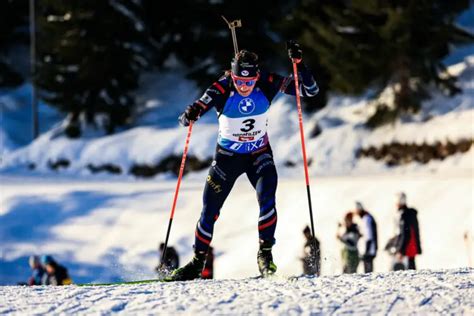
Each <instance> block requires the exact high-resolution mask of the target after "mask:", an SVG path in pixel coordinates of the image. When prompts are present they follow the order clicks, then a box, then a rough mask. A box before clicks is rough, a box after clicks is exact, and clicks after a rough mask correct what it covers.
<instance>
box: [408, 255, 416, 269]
mask: <svg viewBox="0 0 474 316" xmlns="http://www.w3.org/2000/svg"><path fill="white" fill-rule="evenodd" d="M408 270H416V264H415V257H408Z"/></svg>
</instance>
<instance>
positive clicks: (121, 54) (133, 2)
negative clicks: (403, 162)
mask: <svg viewBox="0 0 474 316" xmlns="http://www.w3.org/2000/svg"><path fill="white" fill-rule="evenodd" d="M469 5H471V4H470V1H469V0H452V1H445V0H398V1H394V0H385V1H383V0H286V1H280V0H272V1H269V0H259V1H249V0H240V1H217V0H197V1H196V0H195V1H190V0H182V1H171V2H167V4H166V8H165V6H164V5H163V3H162V2H161V1H156V0H68V1H59V0H37V1H35V10H36V14H35V17H36V21H37V25H36V36H37V46H36V49H37V58H36V67H37V72H36V74H35V75H34V76H33V78H29V77H28V76H26V75H25V74H22V73H21V72H18V71H17V70H16V68H15V65H16V64H17V63H18V60H15V56H14V55H13V57H12V54H11V52H12V51H14V50H15V49H16V48H17V47H19V46H28V45H29V1H28V0H2V1H0V29H1V30H2V32H0V88H5V87H14V86H17V85H20V84H22V83H23V82H24V81H28V80H34V81H35V83H36V85H37V86H38V88H39V95H40V98H41V99H43V100H44V101H46V102H48V103H49V104H51V105H52V106H54V107H56V108H58V109H59V110H61V111H62V112H64V113H67V114H69V117H70V124H71V125H74V124H75V123H77V121H78V120H79V119H80V117H83V118H84V119H85V120H86V121H88V122H93V120H94V117H95V116H96V115H98V114H101V115H106V116H107V117H108V120H109V124H108V126H107V132H108V133H113V132H114V131H115V128H116V127H117V126H123V125H126V124H127V123H128V122H129V119H130V116H131V113H132V112H133V109H134V107H136V106H137V104H136V101H135V95H134V91H135V90H136V89H137V87H138V83H139V78H140V75H142V74H144V73H146V72H150V71H160V70H167V66H166V65H167V63H166V61H167V60H169V59H170V58H175V59H176V60H178V61H179V62H181V63H182V64H183V65H185V66H186V67H187V68H186V69H187V77H188V78H189V79H192V80H195V81H196V82H197V83H198V85H199V86H200V87H202V88H205V87H207V86H208V85H209V84H210V83H211V82H212V80H215V79H216V78H217V77H218V76H219V75H220V73H221V71H223V70H225V69H227V68H228V67H229V62H230V59H231V58H232V54H233V46H232V39H231V35H230V30H229V29H228V27H227V25H226V24H225V22H224V21H223V20H222V18H221V16H222V15H223V16H225V17H226V18H227V19H228V20H234V19H241V20H242V23H243V27H242V28H239V29H237V37H238V41H239V48H241V49H243V48H245V49H249V50H252V51H255V52H256V53H257V54H258V55H259V56H260V59H261V65H262V67H265V68H270V69H276V70H279V69H288V72H289V71H291V65H290V63H289V60H288V57H287V54H286V50H285V42H286V40H288V39H294V40H296V41H298V42H300V43H301V45H302V47H303V56H304V61H305V62H306V64H308V65H309V66H310V68H311V69H312V71H313V72H314V74H315V77H316V78H317V80H318V83H319V85H320V87H321V93H320V94H319V95H318V96H316V97H314V98H311V99H309V100H306V102H305V104H304V106H305V110H306V111H316V110H318V109H320V108H322V107H324V105H325V103H326V101H327V97H328V93H331V92H336V93H345V94H360V93H363V92H364V91H366V90H367V89H368V88H371V89H372V90H373V91H375V93H374V94H373V97H374V98H377V96H378V93H380V91H381V90H382V89H383V88H384V87H386V86H387V84H396V91H395V92H396V94H395V105H394V106H389V105H387V104H379V105H378V111H377V112H376V113H375V115H374V116H373V117H371V118H370V119H369V121H368V126H370V127H375V126H378V125H380V124H383V123H385V122H388V121H390V120H393V119H394V118H396V117H397V116H399V115H400V114H412V113H416V112H417V111H418V110H419V108H420V102H421V101H422V100H423V99H425V98H428V97H429V92H428V91H429V89H428V88H431V87H437V88H438V89H440V90H441V91H443V92H444V93H446V94H447V95H454V94H456V93H458V92H459V91H460V90H459V88H458V87H457V85H456V78H454V77H451V76H449V75H448V76H447V75H442V74H443V71H444V70H445V67H444V65H443V64H442V60H443V58H445V57H446V56H447V55H448V54H449V52H450V48H452V47H453V46H455V45H462V44H466V43H470V42H472V41H473V35H472V34H470V33H468V32H466V31H465V30H463V29H461V28H459V27H458V26H457V25H456V24H455V19H456V18H457V17H458V15H459V14H460V13H461V12H463V11H464V10H466V9H467V8H468V7H469ZM285 67H286V68H285ZM168 68H169V67H168ZM79 134H80V133H79ZM79 134H78V133H72V134H71V135H79Z"/></svg>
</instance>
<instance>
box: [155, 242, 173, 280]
mask: <svg viewBox="0 0 474 316" xmlns="http://www.w3.org/2000/svg"><path fill="white" fill-rule="evenodd" d="M164 249H165V243H163V242H162V243H161V244H160V246H159V249H158V252H159V254H160V259H159V260H160V262H159V263H158V265H157V266H156V268H155V271H156V272H158V273H159V272H160V271H161V270H163V269H164V270H166V271H173V270H174V269H177V268H178V267H179V255H178V252H177V251H176V249H174V247H166V258H165V260H164V262H163V265H164V266H163V267H162V266H161V257H162V255H163V250H164Z"/></svg>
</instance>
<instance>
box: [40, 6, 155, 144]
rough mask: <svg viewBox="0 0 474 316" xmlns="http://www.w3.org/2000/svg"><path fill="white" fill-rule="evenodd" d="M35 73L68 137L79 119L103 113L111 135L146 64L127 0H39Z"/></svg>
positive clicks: (140, 26)
mask: <svg viewBox="0 0 474 316" xmlns="http://www.w3.org/2000/svg"><path fill="white" fill-rule="evenodd" d="M39 9H40V10H41V11H40V16H39V17H38V20H39V25H40V26H39V36H38V37H39V41H38V52H39V58H38V61H37V62H38V77H37V83H38V85H39V86H40V88H41V89H42V93H41V96H42V98H43V99H45V100H46V101H47V102H49V103H50V104H52V105H54V106H57V107H58V108H59V109H60V110H62V111H64V112H66V113H70V114H71V116H70V117H71V120H70V125H69V127H68V129H67V132H68V135H69V136H73V137H74V136H76V137H77V136H79V134H80V130H79V121H80V117H81V114H85V115H84V117H85V121H86V122H88V123H94V118H95V116H96V114H99V113H102V114H105V115H106V118H107V122H106V124H105V128H106V131H107V132H108V133H113V132H114V129H115V128H116V126H117V125H123V124H125V123H126V122H127V119H128V118H129V117H130V114H131V110H132V107H133V106H134V104H135V101H134V98H133V95H132V91H133V90H134V89H135V88H137V86H138V79H139V74H140V71H141V70H142V69H143V68H144V67H146V66H148V64H149V57H148V54H147V47H146V26H145V25H144V23H143V20H142V18H143V17H142V13H143V12H142V10H141V7H140V5H139V3H138V2H137V1H132V0H108V1H95V0H69V1H55V0H43V1H41V8H39Z"/></svg>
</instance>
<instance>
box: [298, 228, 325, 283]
mask: <svg viewBox="0 0 474 316" xmlns="http://www.w3.org/2000/svg"><path fill="white" fill-rule="evenodd" d="M303 234H304V237H305V239H306V242H305V244H304V248H303V257H302V258H301V261H302V262H303V273H304V274H308V275H318V276H319V275H320V273H321V250H320V246H319V240H318V239H317V238H316V237H313V235H312V234H311V229H310V228H309V226H306V227H305V228H304V229H303Z"/></svg>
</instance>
